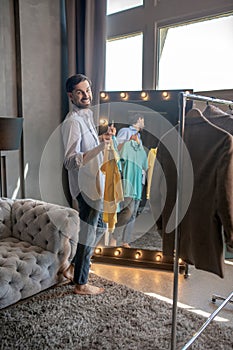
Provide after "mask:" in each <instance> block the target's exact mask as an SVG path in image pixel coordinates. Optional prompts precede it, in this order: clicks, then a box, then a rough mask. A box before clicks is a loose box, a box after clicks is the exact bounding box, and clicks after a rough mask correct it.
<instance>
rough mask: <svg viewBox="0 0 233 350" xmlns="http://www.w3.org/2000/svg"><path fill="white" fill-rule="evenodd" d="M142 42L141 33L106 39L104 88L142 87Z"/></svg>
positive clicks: (134, 88)
mask: <svg viewBox="0 0 233 350" xmlns="http://www.w3.org/2000/svg"><path fill="white" fill-rule="evenodd" d="M142 43H143V35H142V33H139V34H137V35H132V36H128V37H125V38H120V39H116V40H108V41H107V43H106V81H105V90H107V91H119V90H122V89H123V90H130V91H133V90H141V89H142Z"/></svg>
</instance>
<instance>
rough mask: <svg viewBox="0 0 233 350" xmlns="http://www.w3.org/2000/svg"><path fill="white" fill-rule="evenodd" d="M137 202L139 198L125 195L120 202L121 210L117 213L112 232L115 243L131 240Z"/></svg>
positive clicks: (119, 243)
mask: <svg viewBox="0 0 233 350" xmlns="http://www.w3.org/2000/svg"><path fill="white" fill-rule="evenodd" d="M139 204H140V199H133V198H130V197H126V198H125V199H124V202H122V203H121V204H120V205H121V207H122V210H121V211H120V213H118V215H117V223H116V228H115V231H114V233H113V237H114V238H115V240H116V244H117V245H121V244H122V243H130V242H131V238H132V237H131V236H132V232H133V228H134V222H135V220H136V216H137V212H138V208H139Z"/></svg>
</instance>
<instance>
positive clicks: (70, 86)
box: [66, 74, 92, 92]
mask: <svg viewBox="0 0 233 350" xmlns="http://www.w3.org/2000/svg"><path fill="white" fill-rule="evenodd" d="M85 80H87V81H88V83H89V85H90V86H91V85H92V83H91V81H90V79H89V78H88V77H86V76H85V75H84V74H75V75H72V76H71V77H69V78H68V79H67V80H66V92H72V91H73V90H74V87H75V85H77V84H79V83H81V81H85Z"/></svg>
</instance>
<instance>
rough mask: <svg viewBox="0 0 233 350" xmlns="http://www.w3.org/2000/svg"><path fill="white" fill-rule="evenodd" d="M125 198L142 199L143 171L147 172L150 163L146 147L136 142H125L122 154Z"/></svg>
mask: <svg viewBox="0 0 233 350" xmlns="http://www.w3.org/2000/svg"><path fill="white" fill-rule="evenodd" d="M120 156H121V161H122V177H123V192H124V197H131V198H134V199H141V196H142V176H143V171H147V168H148V161H147V154H146V151H145V150H144V147H143V146H142V145H141V144H138V143H137V142H136V141H134V140H131V141H127V142H125V144H124V145H123V147H122V149H121V152H120Z"/></svg>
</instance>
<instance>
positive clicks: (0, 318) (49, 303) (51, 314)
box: [0, 274, 233, 350]
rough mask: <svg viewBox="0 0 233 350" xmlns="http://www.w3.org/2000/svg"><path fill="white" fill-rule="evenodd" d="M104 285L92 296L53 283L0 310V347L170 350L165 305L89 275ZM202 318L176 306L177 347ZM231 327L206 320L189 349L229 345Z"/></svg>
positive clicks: (3, 349) (169, 312) (168, 312)
mask: <svg viewBox="0 0 233 350" xmlns="http://www.w3.org/2000/svg"><path fill="white" fill-rule="evenodd" d="M90 282H91V283H94V284H96V285H99V286H103V285H104V286H105V293H104V294H101V295H97V296H77V295H74V294H73V293H72V291H73V286H72V285H70V284H66V285H62V286H57V287H55V288H51V289H49V290H47V291H44V292H41V293H40V294H37V295H36V296H34V297H32V298H30V299H27V300H24V301H21V302H20V303H18V304H15V305H13V306H11V307H8V308H7V309H3V310H1V311H0V349H1V350H6V349H12V350H13V349H21V350H28V349H30V350H31V349H33V350H37V349H40V350H45V349H67V350H71V349H77V350H78V349H80V350H81V349H82V350H94V349H96V350H114V349H124V350H133V349H140V350H141V349H143V350H156V349H160V350H165V349H170V346H171V345H170V339H171V317H172V309H171V305H169V304H167V303H165V302H163V301H159V300H158V299H156V298H153V297H150V296H147V295H145V294H143V293H140V292H137V291H135V290H133V289H130V288H128V287H126V286H123V285H120V284H116V283H115V282H111V281H108V280H106V279H103V278H100V277H98V276H95V275H93V274H91V275H90ZM205 320H206V319H204V318H202V317H201V316H200V317H199V316H197V315H195V314H192V313H191V312H188V311H184V310H182V309H178V312H177V338H176V339H177V349H181V348H182V346H183V345H184V344H185V343H186V342H187V341H188V340H189V339H190V338H191V337H192V335H193V334H194V333H195V332H196V331H197V330H198V329H199V327H200V326H201V325H202V324H203V323H204V321H205ZM232 334H233V333H232V328H230V327H227V326H225V325H219V324H217V323H211V324H210V325H209V326H208V328H207V329H206V330H205V331H204V333H203V334H202V335H201V337H200V338H198V339H197V340H196V341H195V342H194V344H193V345H192V349H203V350H207V349H212V350H213V349H216V350H219V349H224V350H230V349H232V348H233V337H232Z"/></svg>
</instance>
